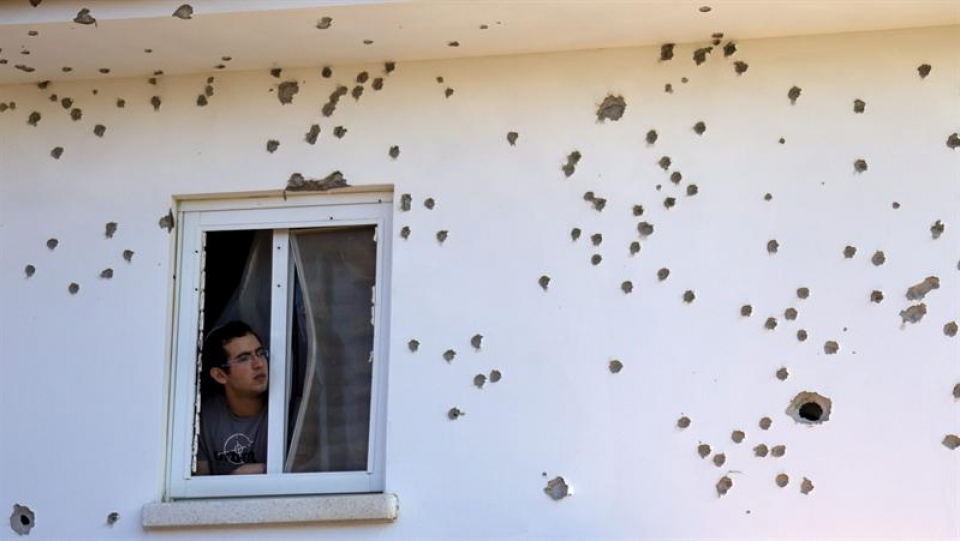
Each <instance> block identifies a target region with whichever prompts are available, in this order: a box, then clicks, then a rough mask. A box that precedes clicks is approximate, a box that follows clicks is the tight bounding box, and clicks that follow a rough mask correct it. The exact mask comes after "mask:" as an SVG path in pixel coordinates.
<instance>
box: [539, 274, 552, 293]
mask: <svg viewBox="0 0 960 541" xmlns="http://www.w3.org/2000/svg"><path fill="white" fill-rule="evenodd" d="M537 282H538V283H539V284H540V287H541V288H543V290H544V291H546V290H547V288H548V287H550V277H549V276H547V275H543V276H541V277H540V279H539V280H538V281H537Z"/></svg>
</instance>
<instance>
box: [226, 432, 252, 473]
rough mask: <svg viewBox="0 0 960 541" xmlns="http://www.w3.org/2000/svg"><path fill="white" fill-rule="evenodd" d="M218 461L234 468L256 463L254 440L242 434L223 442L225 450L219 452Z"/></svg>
mask: <svg viewBox="0 0 960 541" xmlns="http://www.w3.org/2000/svg"><path fill="white" fill-rule="evenodd" d="M217 460H218V461H220V462H227V463H229V464H232V465H234V466H241V465H243V464H249V463H252V462H256V457H254V456H253V440H251V439H250V437H249V436H247V435H246V434H244V433H242V432H239V433H237V434H234V435H232V436H230V437H229V438H227V439H226V440H225V441H224V442H223V450H222V451H217Z"/></svg>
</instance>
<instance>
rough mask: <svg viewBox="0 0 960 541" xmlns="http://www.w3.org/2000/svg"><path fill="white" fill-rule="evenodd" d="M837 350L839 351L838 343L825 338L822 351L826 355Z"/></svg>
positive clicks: (832, 353)
mask: <svg viewBox="0 0 960 541" xmlns="http://www.w3.org/2000/svg"><path fill="white" fill-rule="evenodd" d="M838 351H840V344H838V343H837V342H836V341H834V340H827V341H826V342H824V343H823V352H824V353H826V354H827V355H834V354H835V353H837V352H838Z"/></svg>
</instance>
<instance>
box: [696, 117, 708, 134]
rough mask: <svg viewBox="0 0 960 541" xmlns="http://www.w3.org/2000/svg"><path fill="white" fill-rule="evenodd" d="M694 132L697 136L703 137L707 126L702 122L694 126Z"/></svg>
mask: <svg viewBox="0 0 960 541" xmlns="http://www.w3.org/2000/svg"><path fill="white" fill-rule="evenodd" d="M693 131H694V133H696V134H697V135H703V132H705V131H707V125H706V124H705V123H704V122H703V121H702V120H701V121H700V122H697V123H696V124H694V125H693Z"/></svg>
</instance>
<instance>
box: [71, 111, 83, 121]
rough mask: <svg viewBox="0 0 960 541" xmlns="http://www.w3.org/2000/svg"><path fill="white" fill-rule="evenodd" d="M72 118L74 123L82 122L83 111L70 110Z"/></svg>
mask: <svg viewBox="0 0 960 541" xmlns="http://www.w3.org/2000/svg"><path fill="white" fill-rule="evenodd" d="M70 118H71V119H72V120H73V121H74V122H76V121H78V120H80V119H81V118H83V111H82V110H80V109H76V108H75V109H71V110H70Z"/></svg>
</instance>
